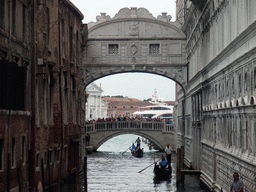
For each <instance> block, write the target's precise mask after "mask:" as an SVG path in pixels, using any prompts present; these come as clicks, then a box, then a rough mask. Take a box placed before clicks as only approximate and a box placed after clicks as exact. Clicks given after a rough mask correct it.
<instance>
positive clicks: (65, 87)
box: [63, 74, 68, 124]
mask: <svg viewBox="0 0 256 192" xmlns="http://www.w3.org/2000/svg"><path fill="white" fill-rule="evenodd" d="M64 90H65V91H64V92H65V94H64V115H63V116H64V123H65V124H66V123H67V122H68V114H67V110H68V85H67V76H66V74H65V75H64Z"/></svg>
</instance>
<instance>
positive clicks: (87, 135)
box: [85, 133, 90, 146]
mask: <svg viewBox="0 0 256 192" xmlns="http://www.w3.org/2000/svg"><path fill="white" fill-rule="evenodd" d="M85 141H86V146H89V145H90V135H89V134H88V133H87V134H86V136H85Z"/></svg>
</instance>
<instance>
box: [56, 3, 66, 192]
mask: <svg viewBox="0 0 256 192" xmlns="http://www.w3.org/2000/svg"><path fill="white" fill-rule="evenodd" d="M58 6H60V4H59V2H58ZM58 21H59V22H58V24H59V26H58V30H59V66H58V68H59V95H60V111H61V112H60V114H61V117H60V120H61V122H60V124H61V149H60V166H59V173H58V191H60V186H61V177H62V164H63V160H62V159H63V150H64V146H63V145H64V142H63V138H64V123H63V122H64V117H63V105H62V102H63V98H62V93H63V91H62V81H61V80H62V72H63V71H62V68H63V67H60V66H61V61H62V59H61V54H62V51H61V50H62V49H61V36H60V32H61V30H60V24H61V23H62V22H61V21H62V15H61V14H60V13H58ZM66 155H67V154H66ZM65 161H67V159H66V160H65Z"/></svg>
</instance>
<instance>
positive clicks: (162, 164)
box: [160, 155, 167, 168]
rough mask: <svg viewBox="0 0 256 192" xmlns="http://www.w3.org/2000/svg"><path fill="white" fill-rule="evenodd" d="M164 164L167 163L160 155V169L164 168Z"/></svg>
mask: <svg viewBox="0 0 256 192" xmlns="http://www.w3.org/2000/svg"><path fill="white" fill-rule="evenodd" d="M166 163H167V162H166V160H165V158H164V156H163V155H162V161H161V162H160V165H161V167H162V168H165V166H166Z"/></svg>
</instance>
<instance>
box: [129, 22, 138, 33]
mask: <svg viewBox="0 0 256 192" xmlns="http://www.w3.org/2000/svg"><path fill="white" fill-rule="evenodd" d="M130 35H131V36H138V35H139V22H138V21H133V22H131V25H130Z"/></svg>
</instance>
